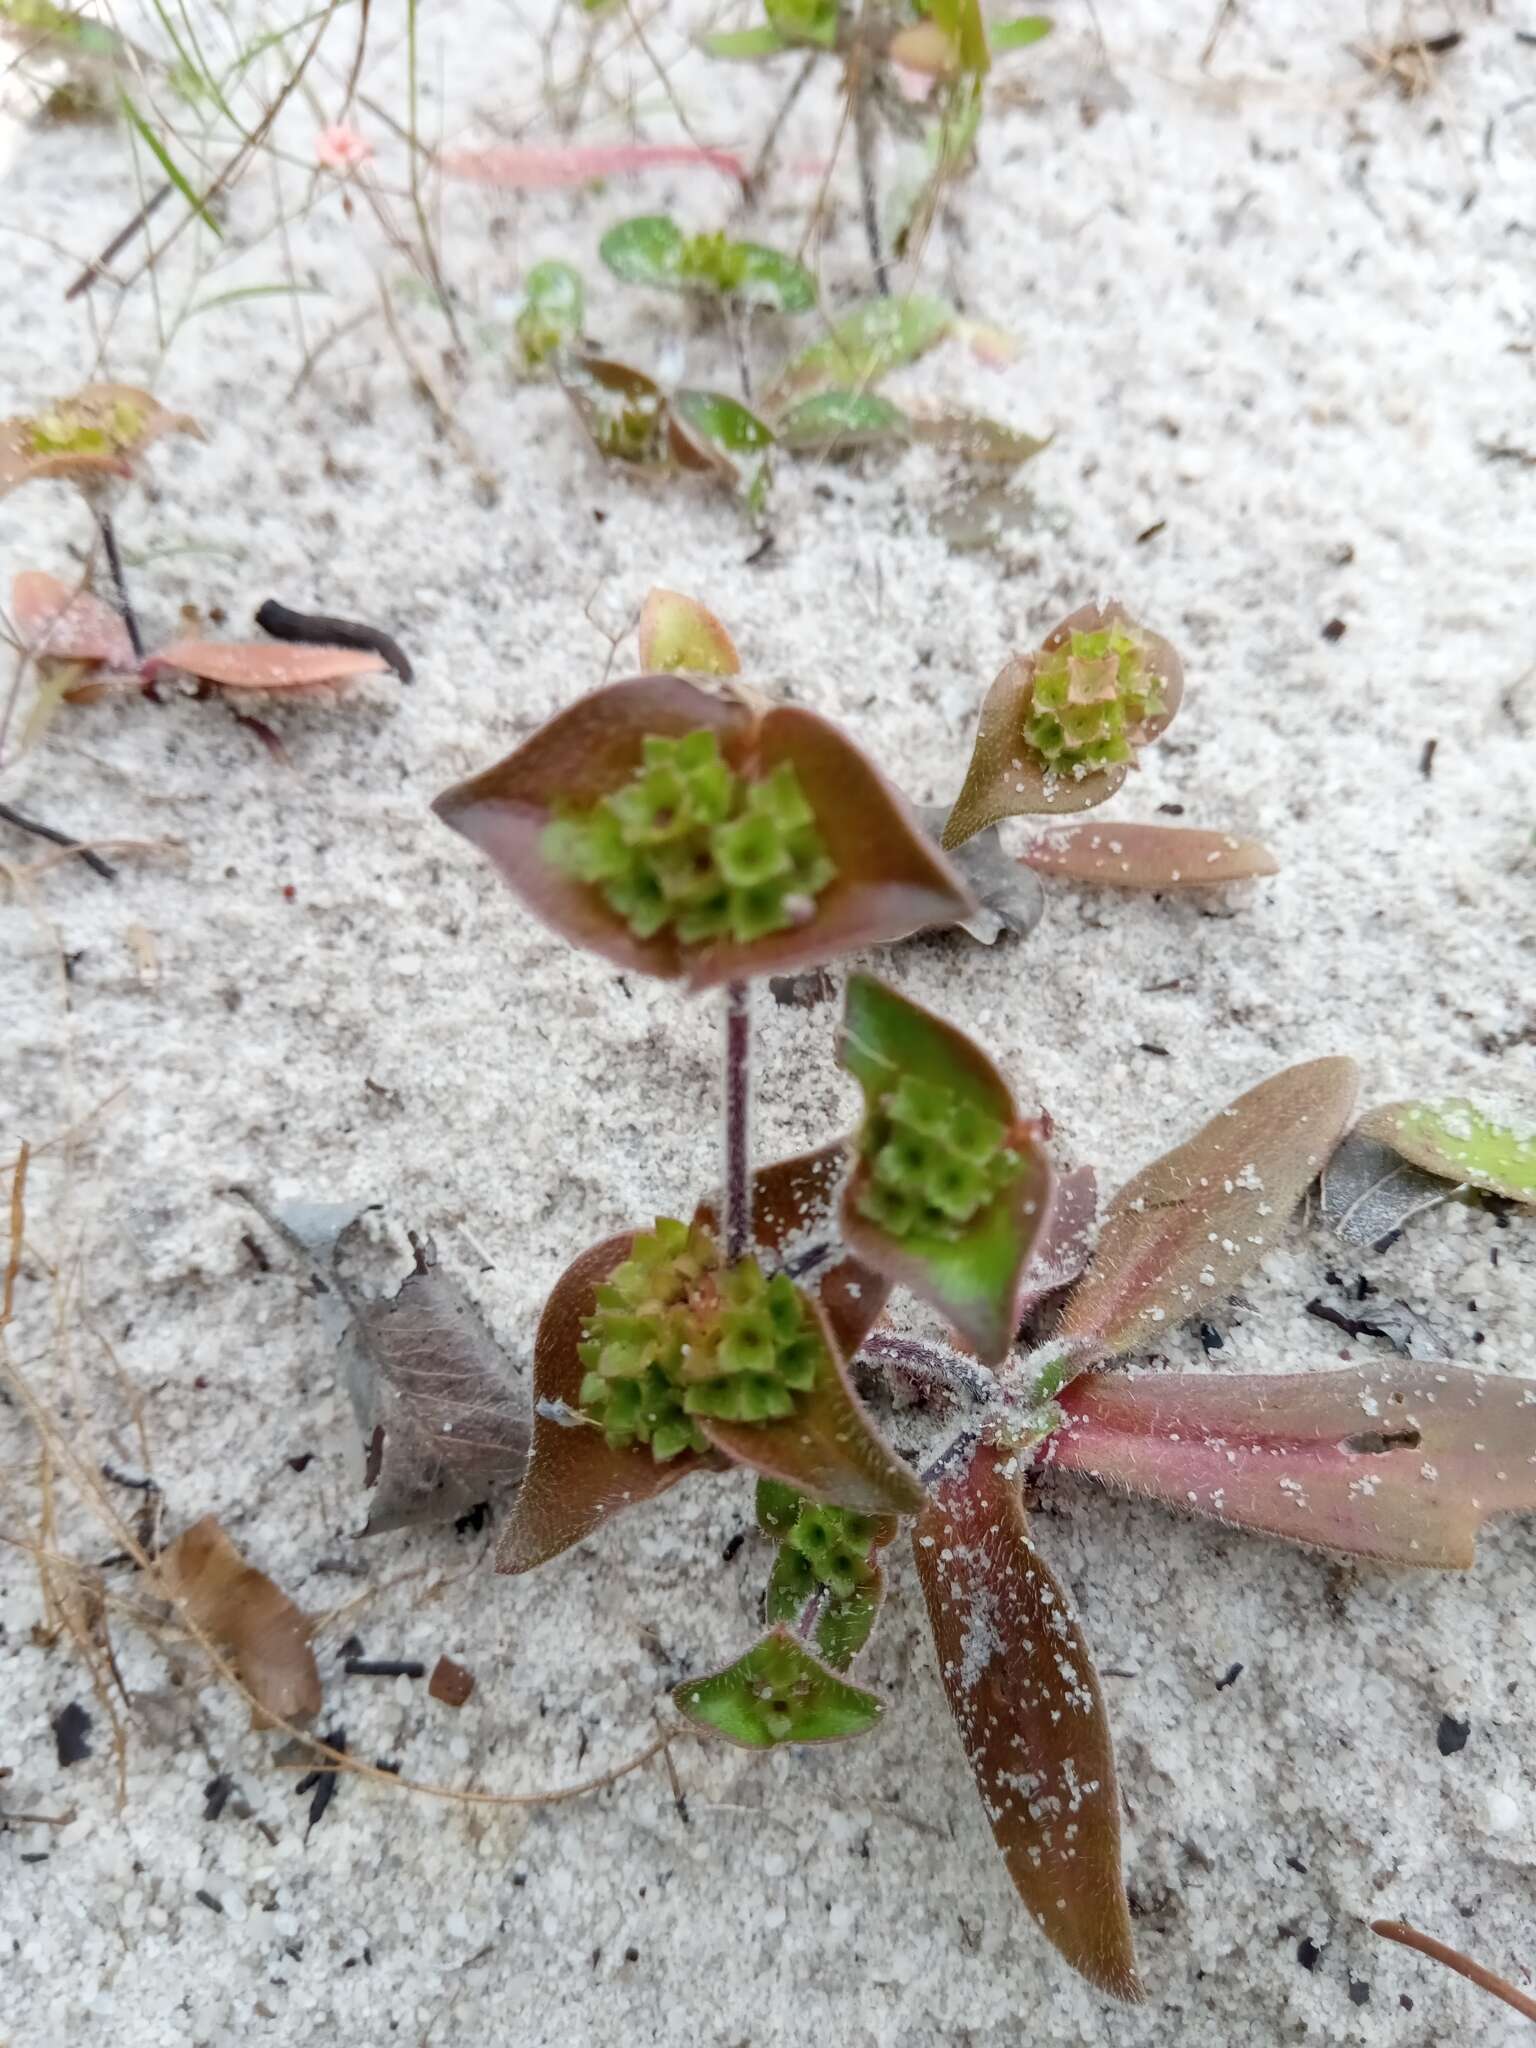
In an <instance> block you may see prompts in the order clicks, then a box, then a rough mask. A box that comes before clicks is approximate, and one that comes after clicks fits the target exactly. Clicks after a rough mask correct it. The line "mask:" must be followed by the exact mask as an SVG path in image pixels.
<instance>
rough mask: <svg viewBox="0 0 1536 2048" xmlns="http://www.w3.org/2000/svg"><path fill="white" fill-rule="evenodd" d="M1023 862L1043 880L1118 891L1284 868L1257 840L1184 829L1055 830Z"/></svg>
mask: <svg viewBox="0 0 1536 2048" xmlns="http://www.w3.org/2000/svg"><path fill="white" fill-rule="evenodd" d="M1022 858H1023V859H1024V860H1025V861H1027V862H1028V863H1029V865H1030V866H1031V867H1032V868H1034V869H1035V870H1036V871H1037V872H1038V873H1040V874H1042V875H1060V876H1062V877H1063V879H1065V880H1066V881H1069V882H1102V883H1104V884H1106V885H1107V886H1109V887H1112V888H1116V889H1209V888H1213V887H1214V886H1215V885H1216V884H1217V883H1219V882H1246V881H1250V880H1252V878H1253V877H1254V876H1255V875H1274V874H1278V873H1279V872H1280V863H1279V862H1278V861H1277V860H1276V859H1275V857H1274V855H1273V854H1272V853H1271V852H1270V850H1269V848H1268V847H1267V846H1261V845H1260V844H1259V842H1258V840H1257V839H1236V838H1234V837H1233V836H1232V834H1231V833H1230V832H1202V831H1197V830H1196V829H1195V828H1194V827H1192V826H1184V825H1120V824H1110V823H1108V822H1107V821H1106V822H1101V821H1099V820H1097V819H1096V820H1095V821H1094V823H1093V824H1091V825H1054V826H1052V827H1051V829H1050V830H1049V831H1048V832H1043V833H1042V834H1041V835H1040V837H1039V838H1038V839H1036V840H1034V841H1032V842H1031V844H1030V845H1029V846H1027V847H1026V848H1025V850H1024V853H1023V856H1022Z"/></svg>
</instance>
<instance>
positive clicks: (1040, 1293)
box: [1019, 1166, 1099, 1316]
mask: <svg viewBox="0 0 1536 2048" xmlns="http://www.w3.org/2000/svg"><path fill="white" fill-rule="evenodd" d="M1098 1219H1099V1177H1098V1175H1097V1174H1096V1173H1095V1172H1094V1170H1093V1168H1092V1167H1091V1166H1074V1167H1070V1168H1069V1169H1068V1171H1067V1172H1066V1173H1059V1174H1057V1175H1056V1177H1055V1180H1054V1182H1053V1183H1052V1188H1051V1206H1050V1212H1049V1214H1048V1215H1047V1216H1046V1219H1045V1228H1044V1230H1042V1231H1041V1233H1040V1236H1039V1238H1038V1240H1037V1241H1036V1244H1035V1250H1034V1256H1033V1258H1032V1259H1031V1260H1030V1263H1029V1268H1028V1271H1027V1272H1026V1273H1025V1275H1024V1281H1025V1291H1024V1297H1023V1299H1022V1301H1021V1302H1020V1303H1019V1313H1020V1315H1021V1316H1024V1315H1027V1314H1028V1313H1029V1311H1030V1310H1031V1309H1032V1308H1033V1307H1034V1306H1035V1304H1036V1302H1038V1301H1043V1300H1044V1298H1045V1296H1046V1295H1048V1294H1054V1293H1055V1291H1056V1289H1057V1288H1058V1287H1070V1286H1071V1284H1072V1282H1073V1281H1074V1280H1075V1279H1076V1278H1077V1277H1078V1275H1079V1274H1080V1273H1081V1272H1082V1270H1083V1268H1084V1267H1085V1266H1086V1265H1087V1263H1088V1261H1089V1258H1090V1257H1091V1256H1092V1253H1093V1241H1094V1236H1095V1233H1096V1231H1097V1227H1098Z"/></svg>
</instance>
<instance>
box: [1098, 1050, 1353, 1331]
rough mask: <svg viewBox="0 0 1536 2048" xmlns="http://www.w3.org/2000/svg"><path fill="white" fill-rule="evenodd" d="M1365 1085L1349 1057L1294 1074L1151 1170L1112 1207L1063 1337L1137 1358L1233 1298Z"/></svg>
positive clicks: (1230, 1111)
mask: <svg viewBox="0 0 1536 2048" xmlns="http://www.w3.org/2000/svg"><path fill="white" fill-rule="evenodd" d="M1357 1083H1358V1074H1357V1070H1356V1067H1355V1063H1354V1061H1353V1060H1348V1059H1321V1060H1309V1061H1307V1062H1305V1063H1304V1064H1303V1065H1301V1066H1297V1067H1287V1068H1286V1069H1285V1070H1284V1072H1283V1073H1279V1074H1273V1075H1271V1076H1270V1078H1269V1079H1268V1080H1267V1081H1261V1082H1260V1083H1259V1085H1258V1086H1257V1087H1256V1088H1250V1089H1249V1090H1248V1092H1247V1094H1246V1095H1240V1096H1239V1097H1238V1099H1237V1100H1236V1101H1235V1102H1234V1103H1232V1104H1230V1105H1229V1106H1228V1107H1227V1108H1226V1109H1224V1110H1222V1111H1220V1112H1219V1113H1218V1114H1217V1115H1216V1116H1215V1117H1213V1118H1212V1119H1211V1121H1210V1122H1209V1123H1208V1124H1206V1125H1205V1126H1204V1127H1203V1129H1201V1130H1199V1131H1197V1132H1196V1134H1195V1136H1194V1137H1193V1138H1190V1139H1188V1140H1187V1141H1186V1142H1185V1143H1184V1144H1182V1145H1180V1146H1178V1147H1176V1148H1175V1150H1173V1151H1172V1152H1168V1153H1165V1154H1164V1155H1163V1157H1162V1158H1161V1159H1155V1160H1153V1162H1152V1164H1151V1165H1150V1166H1147V1167H1144V1168H1143V1169H1142V1171H1141V1172H1140V1173H1139V1174H1137V1175H1136V1177H1135V1179H1134V1180H1132V1181H1130V1182H1128V1183H1127V1185H1126V1186H1125V1187H1123V1188H1122V1189H1121V1190H1120V1192H1119V1193H1118V1194H1117V1195H1116V1196H1115V1198H1114V1200H1113V1201H1112V1202H1111V1203H1110V1205H1109V1209H1108V1211H1107V1213H1106V1215H1105V1218H1104V1225H1103V1228H1102V1229H1101V1231H1100V1233H1099V1241H1098V1245H1097V1248H1096V1249H1095V1252H1094V1256H1093V1261H1092V1264H1091V1265H1090V1266H1089V1268H1088V1272H1087V1274H1086V1276H1085V1278H1084V1279H1082V1280H1081V1281H1080V1282H1079V1283H1078V1285H1077V1287H1076V1288H1075V1289H1074V1291H1073V1292H1072V1294H1071V1295H1069V1296H1068V1298H1067V1303H1066V1307H1065V1308H1064V1310H1063V1311H1062V1318H1061V1323H1060V1325H1059V1327H1058V1330H1057V1335H1058V1336H1060V1337H1061V1338H1063V1339H1065V1340H1066V1341H1067V1342H1068V1343H1069V1344H1070V1345H1073V1346H1074V1347H1076V1348H1078V1349H1080V1350H1082V1351H1092V1352H1096V1353H1097V1354H1098V1355H1099V1356H1107V1355H1111V1354H1113V1353H1116V1352H1121V1351H1132V1350H1135V1349H1136V1348H1138V1347H1139V1346H1142V1345H1147V1344H1151V1343H1153V1342H1154V1341H1155V1340H1156V1338H1157V1336H1158V1334H1159V1333H1160V1332H1161V1331H1162V1330H1163V1329H1165V1328H1166V1329H1171V1328H1173V1327H1174V1326H1175V1325H1177V1324H1179V1323H1181V1322H1184V1321H1186V1320H1187V1319H1188V1318H1189V1317H1190V1316H1194V1315H1198V1314H1199V1313H1200V1312H1201V1310H1202V1309H1204V1308H1205V1307H1206V1306H1207V1305H1208V1304H1209V1303H1211V1302H1213V1301H1218V1300H1220V1299H1222V1298H1223V1297H1224V1296H1226V1295H1227V1294H1229V1293H1230V1292H1231V1290H1232V1289H1233V1288H1234V1287H1235V1286H1236V1285H1237V1283H1238V1281H1239V1280H1241V1279H1242V1277H1243V1275H1244V1274H1245V1273H1247V1272H1248V1271H1249V1270H1250V1269H1251V1268H1252V1267H1253V1266H1255V1265H1257V1263H1258V1261H1259V1260H1260V1259H1261V1258H1262V1257H1263V1256H1264V1253H1265V1252H1266V1251H1268V1250H1269V1249H1270V1248H1271V1247H1272V1246H1273V1245H1275V1244H1276V1243H1278V1241H1279V1238H1280V1234H1281V1232H1282V1231H1283V1230H1284V1228H1285V1225H1286V1221H1287V1219H1288V1218H1289V1216H1290V1214H1291V1211H1292V1210H1293V1209H1294V1208H1295V1206H1296V1204H1297V1203H1298V1202H1299V1201H1300V1200H1301V1198H1302V1196H1303V1194H1305V1192H1306V1190H1307V1188H1308V1187H1309V1186H1310V1185H1311V1183H1312V1181H1313V1180H1314V1179H1316V1177H1317V1175H1318V1174H1319V1173H1320V1172H1321V1171H1322V1169H1323V1167H1324V1166H1325V1165H1326V1164H1327V1162H1328V1159H1329V1156H1330V1155H1331V1153H1332V1151H1333V1148H1334V1146H1335V1145H1336V1144H1337V1143H1338V1142H1339V1139H1340V1137H1341V1136H1342V1135H1343V1132H1344V1129H1345V1127H1346V1125H1347V1124H1348V1122H1349V1118H1350V1115H1351V1113H1352V1112H1353V1109H1354V1104H1355V1091H1356V1087H1357Z"/></svg>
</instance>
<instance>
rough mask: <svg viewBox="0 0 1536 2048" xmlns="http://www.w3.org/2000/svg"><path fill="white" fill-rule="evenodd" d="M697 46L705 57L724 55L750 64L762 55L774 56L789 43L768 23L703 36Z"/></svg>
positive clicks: (731, 59)
mask: <svg viewBox="0 0 1536 2048" xmlns="http://www.w3.org/2000/svg"><path fill="white" fill-rule="evenodd" d="M699 48H700V49H701V50H702V51H703V52H704V54H705V56H706V57H724V58H726V59H728V60H730V61H732V62H735V63H745V64H751V63H755V62H756V61H757V60H759V59H760V58H763V57H776V56H777V55H778V54H779V52H780V51H781V50H787V49H788V48H789V44H788V43H786V42H785V40H784V38H783V37H782V36H781V35H780V34H779V32H778V30H777V29H775V28H772V27H770V26H768V25H766V24H765V25H764V26H763V27H762V28H744V29H737V30H734V31H727V32H726V33H724V34H721V35H712V36H703V37H701V38H700V41H699Z"/></svg>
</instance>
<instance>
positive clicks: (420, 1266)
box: [347, 1244, 530, 1536]
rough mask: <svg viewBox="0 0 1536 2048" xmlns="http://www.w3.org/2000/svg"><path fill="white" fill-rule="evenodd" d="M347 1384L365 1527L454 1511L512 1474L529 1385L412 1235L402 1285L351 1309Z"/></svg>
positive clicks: (513, 1481) (520, 1451)
mask: <svg viewBox="0 0 1536 2048" xmlns="http://www.w3.org/2000/svg"><path fill="white" fill-rule="evenodd" d="M347 1384H348V1388H349V1391H350V1392H351V1395H352V1406H353V1409H354V1411H355V1413H356V1415H357V1420H358V1425H359V1427H360V1429H361V1431H362V1437H363V1446H364V1454H365V1458H366V1464H365V1469H364V1473H363V1484H364V1486H365V1487H366V1488H367V1489H368V1495H369V1504H368V1520H367V1523H366V1525H365V1527H364V1531H363V1533H364V1534H365V1535H368V1536H375V1535H377V1534H378V1533H379V1532H380V1531H381V1530H384V1529H403V1528H408V1527H410V1526H412V1525H413V1524H415V1523H419V1522H448V1521H453V1520H455V1519H456V1518H457V1517H458V1516H460V1515H463V1514H467V1513H468V1512H469V1510H470V1509H471V1508H473V1507H475V1506H476V1505H477V1504H478V1503H479V1502H481V1501H483V1500H486V1499H488V1498H489V1497H490V1496H491V1495H492V1494H494V1493H497V1492H508V1491H512V1490H514V1489H515V1488H516V1487H517V1485H518V1484H519V1483H520V1481H521V1479H522V1476H523V1467H524V1465H525V1463H526V1461H527V1456H528V1438H529V1422H530V1418H529V1412H528V1390H527V1388H526V1387H525V1386H523V1385H522V1384H521V1383H520V1382H519V1381H518V1379H517V1378H516V1377H515V1376H514V1374H513V1371H512V1367H511V1364H510V1361H509V1360H508V1358H507V1355H506V1353H505V1352H504V1351H503V1350H502V1348H501V1346H500V1345H499V1344H498V1343H497V1342H496V1339H495V1338H494V1337H493V1336H492V1335H491V1332H490V1331H489V1329H488V1328H487V1327H486V1325H485V1322H484V1320H483V1319H482V1317H481V1315H480V1312H479V1310H478V1309H477V1308H476V1307H475V1305H474V1303H473V1302H472V1301H471V1300H470V1299H469V1297H468V1295H466V1294H465V1293H464V1292H463V1290H462V1289H461V1288H460V1287H459V1286H458V1285H457V1283H456V1282H455V1281H453V1280H450V1279H449V1278H448V1277H447V1276H446V1274H444V1273H441V1272H439V1271H438V1269H437V1267H436V1266H435V1265H434V1263H433V1255H432V1247H431V1245H430V1244H425V1245H421V1244H418V1245H417V1247H416V1270H415V1272H414V1273H411V1274H410V1275H408V1276H407V1278H406V1279H405V1281H404V1282H403V1283H402V1285H401V1287H400V1289H399V1292H398V1293H396V1294H394V1295H392V1296H389V1297H385V1298H381V1299H379V1300H377V1301H370V1302H366V1303H364V1304H363V1305H362V1306H361V1307H360V1308H359V1309H358V1311H357V1314H356V1317H355V1319H354V1322H353V1326H352V1333H351V1338H350V1340H349V1343H348V1347H347Z"/></svg>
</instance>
